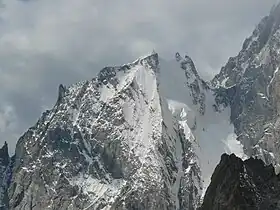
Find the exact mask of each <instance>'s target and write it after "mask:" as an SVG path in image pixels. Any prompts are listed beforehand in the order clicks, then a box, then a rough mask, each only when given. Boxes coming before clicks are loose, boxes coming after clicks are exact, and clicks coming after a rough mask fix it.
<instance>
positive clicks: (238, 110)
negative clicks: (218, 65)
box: [212, 5, 280, 168]
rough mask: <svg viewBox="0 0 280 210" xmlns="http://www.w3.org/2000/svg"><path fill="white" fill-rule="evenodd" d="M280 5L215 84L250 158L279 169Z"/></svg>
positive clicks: (221, 101) (248, 40) (219, 97)
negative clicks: (253, 157)
mask: <svg viewBox="0 0 280 210" xmlns="http://www.w3.org/2000/svg"><path fill="white" fill-rule="evenodd" d="M279 24H280V5H278V6H276V7H274V8H273V9H272V11H271V13H270V14H269V15H268V16H267V17H265V18H264V19H263V20H262V21H261V22H260V24H259V25H258V26H257V28H256V29H255V30H254V32H253V34H252V36H250V37H249V38H248V39H246V40H245V42H244V44H243V47H242V50H241V51H240V53H239V54H238V55H237V56H236V57H232V58H230V59H229V61H228V63H227V64H226V65H225V66H224V67H223V68H222V70H221V72H220V73H219V74H218V75H217V76H216V77H215V78H214V79H213V80H212V84H213V86H215V87H216V90H215V92H216V96H217V97H216V100H217V101H219V102H220V103H222V104H223V105H224V106H229V107H230V109H231V121H232V123H233V124H234V127H235V133H236V134H237V136H238V140H239V141H240V142H242V144H243V145H244V150H245V153H246V154H247V155H248V156H257V157H259V158H261V159H262V160H264V161H265V163H267V164H270V163H273V164H274V165H277V168H278V167H279V162H280V156H279V154H280V153H279V141H278V139H279V137H280V136H279V128H280V127H279V109H280V107H279V88H278V87H279V79H280V77H279V71H278V70H279V68H280V56H279V55H280V54H279V53H280V50H279V49H280V27H279Z"/></svg>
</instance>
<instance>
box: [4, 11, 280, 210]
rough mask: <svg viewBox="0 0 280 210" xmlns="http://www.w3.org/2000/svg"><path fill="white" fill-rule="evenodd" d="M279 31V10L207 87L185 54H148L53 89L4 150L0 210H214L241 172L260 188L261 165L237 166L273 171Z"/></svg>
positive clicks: (276, 152)
mask: <svg viewBox="0 0 280 210" xmlns="http://www.w3.org/2000/svg"><path fill="white" fill-rule="evenodd" d="M279 24H280V6H277V7H274V8H273V10H272V11H271V13H270V15H269V16H267V17H265V18H264V19H263V20H262V21H261V23H260V24H259V25H258V26H257V28H256V29H255V30H254V32H253V34H252V36H251V37H249V38H248V39H246V41H245V42H244V44H243V47H242V50H241V52H240V53H239V54H238V55H237V56H236V57H233V58H230V59H229V61H228V63H227V64H226V65H225V67H223V68H222V70H221V72H220V73H219V74H218V75H217V76H215V78H214V79H213V80H212V81H210V82H206V81H204V80H203V79H202V78H201V77H200V76H199V73H198V71H197V70H196V67H195V64H194V63H193V61H192V60H191V58H190V57H189V56H187V55H184V56H182V55H180V54H179V53H176V55H175V56H174V58H173V59H171V60H168V61H167V60H163V59H160V58H159V56H158V54H157V53H154V52H153V53H151V54H149V55H147V56H144V57H141V58H139V59H137V60H136V61H134V62H132V63H129V64H125V65H121V66H115V67H106V68H104V69H102V70H101V71H100V72H99V74H98V75H97V77H95V78H93V79H91V80H87V81H83V82H79V83H77V84H73V85H71V86H69V87H65V86H63V85H60V86H59V88H58V89H59V90H58V99H57V102H56V104H55V106H54V107H53V108H52V109H51V110H47V111H46V112H44V113H43V114H42V116H41V117H40V119H39V120H38V122H37V123H36V124H35V125H34V126H33V127H31V128H30V129H28V131H27V132H26V133H25V134H24V135H23V136H22V137H21V138H20V139H19V141H18V143H17V146H16V151H15V155H14V156H13V157H9V155H8V149H7V145H4V147H3V148H2V149H1V150H0V170H1V174H0V209H4V210H5V209H33V210H37V209H38V210H39V209H69V210H70V209H73V210H74V209H96V210H101V209H102V210H105V209H107V210H131V209H133V210H149V209H151V210H156V209H158V210H161V209H166V210H173V209H174V210H185V209H189V210H192V209H197V208H198V207H199V205H200V203H201V199H202V198H203V197H204V195H205V199H204V202H203V206H202V208H204V209H219V208H220V207H221V205H216V204H217V203H215V202H214V203H213V202H210V201H211V199H216V200H217V202H218V201H219V202H220V203H222V204H224V203H227V201H228V200H227V198H230V197H231V195H236V191H234V192H231V190H230V189H226V190H225V187H224V186H227V183H230V184H232V186H238V187H240V188H242V186H243V185H242V184H244V182H241V181H240V179H241V178H240V177H243V175H244V177H245V176H246V177H250V179H245V178H246V177H245V178H244V177H243V178H244V179H243V178H242V180H243V181H244V180H245V181H246V180H247V181H248V180H249V181H250V180H253V182H252V183H253V184H255V185H256V186H257V184H260V186H262V183H259V182H255V179H258V176H259V175H258V174H257V173H256V172H255V171H254V170H255V168H254V166H251V165H250V164H251V163H253V165H254V164H257V165H258V164H259V162H258V161H251V162H250V160H249V161H247V162H246V161H244V162H243V161H242V159H246V158H248V157H251V156H254V157H257V158H260V159H262V160H263V161H264V162H265V163H267V164H269V163H272V164H273V165H274V166H276V170H278V169H277V167H279V164H280V156H279V154H280V153H279V148H280V146H279V141H278V139H279V137H280V135H279V130H280V129H279V126H280V123H279V119H280V118H279V114H278V110H279V107H280V106H279V98H280V94H279V81H280V76H279V73H278V72H279V71H278V69H279V68H280V59H279V56H278V55H279V52H280V50H279V49H280V35H279V34H280V32H279ZM223 153H228V154H231V153H234V154H235V155H236V156H238V157H239V158H240V159H239V158H237V157H236V156H227V155H223V158H222V160H221V162H220V164H219V165H218V167H217V168H216V170H215V167H216V165H217V164H218V163H219V161H220V157H221V155H222V154H223ZM236 163H238V164H236ZM247 163H250V164H249V166H248V164H247ZM231 164H233V165H237V166H238V171H236V173H234V174H232V175H233V176H234V179H233V180H235V181H234V183H232V182H231V176H230V175H231V170H232V168H231V167H229V171H228V170H227V169H228V166H230V165H231ZM242 167H243V168H246V169H248V170H249V169H250V170H251V169H252V167H253V169H252V171H253V172H252V173H247V172H246V173H245V172H244V171H242V170H241V169H242ZM220 169H223V170H222V172H221V171H220ZM233 169H234V167H233ZM259 169H260V170H262V169H263V170H266V167H265V166H263V167H260V168H259ZM270 169H271V167H270V168H269V170H270ZM214 170H215V173H214V175H213V176H212V180H211V175H212V174H213V172H214ZM243 172H244V173H243ZM215 174H216V175H215ZM217 174H218V175H217ZM241 175H242V176H241ZM255 176H256V177H255ZM217 177H218V178H217ZM238 177H239V178H240V179H239V178H238ZM272 177H273V181H272V182H271V183H276V181H275V179H277V178H275V177H276V175H275V174H272ZM251 178H252V179H251ZM236 180H239V181H236ZM210 182H211V184H210ZM220 182H221V183H220ZM256 183H257V184H256ZM209 184H210V187H209V188H208V190H207V191H206V189H207V187H208V186H209ZM235 184H237V185H235ZM253 184H252V185H249V184H248V186H249V188H250V189H251V188H252V186H253ZM239 185H240V186H239ZM241 185H242V186H241ZM246 186H247V185H246ZM271 186H272V185H271ZM223 190H225V191H223ZM255 190H259V191H260V192H261V193H263V194H265V192H266V190H267V189H266V188H265V190H264V191H262V188H258V186H257V187H256V188H255ZM241 191H242V190H241ZM213 192H215V193H216V194H213ZM217 192H219V193H217ZM223 192H225V193H227V195H228V197H227V198H225V199H221V198H220V197H219V195H221V194H222V193H223ZM242 192H243V191H242ZM277 192H278V191H277ZM205 193H206V194H205ZM231 193H232V194H231ZM263 194H260V196H262V195H263ZM216 195H217V196H218V197H215V196H216ZM250 196H251V197H250V199H253V200H254V199H257V198H255V197H254V196H253V195H251V194H250ZM273 196H274V194H273ZM258 199H259V198H258ZM260 199H261V197H260ZM275 199H276V198H275ZM257 204H258V203H257ZM257 204H256V205H257ZM240 205H243V203H241V204H240ZM262 205H263V203H262ZM273 205H274V204H273ZM236 206H238V204H237V205H236ZM228 209H230V208H228ZM241 209H242V208H241Z"/></svg>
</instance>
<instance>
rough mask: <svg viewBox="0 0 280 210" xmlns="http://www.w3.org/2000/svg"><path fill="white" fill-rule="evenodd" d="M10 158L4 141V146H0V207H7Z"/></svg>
mask: <svg viewBox="0 0 280 210" xmlns="http://www.w3.org/2000/svg"><path fill="white" fill-rule="evenodd" d="M11 163H12V160H11V158H10V157H9V153H8V145H7V143H6V142H5V144H4V146H3V147H2V148H0V209H3V210H5V209H8V207H9V205H8V203H9V199H8V193H7V190H8V186H9V182H10V179H11V167H12V165H11Z"/></svg>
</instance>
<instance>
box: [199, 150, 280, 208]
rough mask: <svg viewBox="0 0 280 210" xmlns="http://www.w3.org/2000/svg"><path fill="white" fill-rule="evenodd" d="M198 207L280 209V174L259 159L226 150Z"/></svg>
mask: <svg viewBox="0 0 280 210" xmlns="http://www.w3.org/2000/svg"><path fill="white" fill-rule="evenodd" d="M199 209H200V210H208V209H211V210H217V209H225V210H243V209H244V210H245V209H246V210H249V209H252V210H253V209H254V210H258V209H259V210H263V209H264V210H273V209H274V210H276V209H280V176H279V175H278V176H277V175H276V174H275V170H274V167H273V166H272V165H268V166H267V165H265V164H264V162H263V161H262V160H260V159H254V158H249V159H248V160H245V161H242V160H241V159H240V158H238V157H236V156H235V155H234V154H232V155H226V154H224V155H222V158H221V161H220V163H219V164H218V166H217V167H216V169H215V172H214V173H213V175H212V178H211V184H210V186H209V187H208V189H207V191H206V194H205V197H204V202H203V204H202V206H201V208H199Z"/></svg>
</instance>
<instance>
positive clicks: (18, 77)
mask: <svg viewBox="0 0 280 210" xmlns="http://www.w3.org/2000/svg"><path fill="white" fill-rule="evenodd" d="M275 2H276V0H173V1H171V0H141V1H139V0H137V1H136V0H117V1H109V0H2V1H1V0H0V4H1V5H0V99H1V100H0V145H1V144H3V142H4V141H7V142H8V143H9V144H10V145H11V147H12V150H13V148H14V145H15V143H16V141H17V140H18V138H19V136H20V135H22V134H23V132H25V131H26V130H27V129H28V128H29V127H30V126H32V125H34V124H35V122H36V121H37V119H38V118H39V116H40V115H41V112H42V111H43V110H45V109H46V108H47V107H51V106H52V105H53V103H54V102H55V99H56V97H57V87H58V85H59V83H63V84H66V85H67V84H71V83H73V82H75V81H79V80H81V79H86V78H91V77H94V76H95V74H96V73H97V72H98V71H99V70H100V68H101V67H103V66H104V65H112V64H122V63H127V62H129V61H131V60H134V59H135V58H137V57H138V56H141V55H143V54H146V53H147V52H151V51H152V50H153V49H155V50H156V51H157V52H158V53H159V54H160V56H161V57H163V58H165V59H172V58H173V56H174V54H175V52H177V51H179V52H181V53H187V54H188V55H189V56H191V57H192V58H193V60H194V61H195V63H196V65H197V68H198V71H199V72H201V74H202V75H203V76H204V77H205V78H210V77H212V76H213V75H214V74H215V73H217V72H218V71H219V69H220V68H221V66H222V65H224V64H225V63H226V61H227V59H228V57H229V56H234V55H236V54H237V53H238V51H239V49H240V48H241V45H242V42H243V41H244V39H245V38H246V37H247V36H249V35H250V34H251V32H252V30H253V29H254V27H255V26H256V24H257V23H258V22H259V21H260V19H261V18H262V17H263V16H265V15H267V14H268V13H269V10H270V8H271V7H272V6H273V5H274V4H275Z"/></svg>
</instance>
